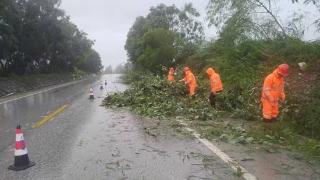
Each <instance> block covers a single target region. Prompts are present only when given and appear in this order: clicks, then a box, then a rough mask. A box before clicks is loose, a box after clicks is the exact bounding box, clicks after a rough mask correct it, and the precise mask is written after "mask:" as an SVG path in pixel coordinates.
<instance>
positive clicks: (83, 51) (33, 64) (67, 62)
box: [0, 0, 102, 74]
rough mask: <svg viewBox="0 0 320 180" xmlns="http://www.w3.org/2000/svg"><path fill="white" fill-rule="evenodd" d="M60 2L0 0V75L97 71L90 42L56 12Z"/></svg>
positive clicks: (64, 15) (96, 60) (47, 0)
mask: <svg viewBox="0 0 320 180" xmlns="http://www.w3.org/2000/svg"><path fill="white" fill-rule="evenodd" d="M59 5H60V0H15V1H12V0H1V2H0V72H1V73H2V74H8V73H15V74H24V73H50V72H72V71H74V69H75V68H78V69H80V70H83V71H86V72H98V71H100V69H101V68H102V65H101V60H100V56H99V54H98V53H97V52H96V51H95V50H94V49H92V45H93V44H94V42H93V41H92V40H89V39H88V38H87V35H86V33H84V32H82V31H80V30H79V29H78V28H77V26H76V25H75V24H73V23H72V22H71V21H70V18H69V17H68V16H67V15H66V14H65V13H64V12H63V11H62V10H61V9H59Z"/></svg>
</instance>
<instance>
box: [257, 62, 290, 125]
mask: <svg viewBox="0 0 320 180" xmlns="http://www.w3.org/2000/svg"><path fill="white" fill-rule="evenodd" d="M288 75H289V65H288V64H281V65H279V66H278V68H277V69H275V70H274V71H273V72H272V73H271V74H269V75H268V76H267V77H266V78H265V80H264V83H263V88H262V95H261V102H262V106H263V108H262V111H263V119H264V122H273V121H275V120H276V118H277V117H278V115H279V100H281V101H282V102H284V100H285V99H286V95H285V93H284V78H285V77H287V76H288Z"/></svg>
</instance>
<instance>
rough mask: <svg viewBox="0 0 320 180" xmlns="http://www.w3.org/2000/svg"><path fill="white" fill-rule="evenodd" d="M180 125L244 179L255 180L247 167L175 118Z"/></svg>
mask: <svg viewBox="0 0 320 180" xmlns="http://www.w3.org/2000/svg"><path fill="white" fill-rule="evenodd" d="M177 121H178V122H179V123H180V124H181V125H183V126H185V127H184V128H185V129H186V130H187V131H188V132H190V133H191V134H192V136H194V137H195V138H196V139H197V140H198V141H199V142H201V143H202V144H203V145H204V146H206V147H207V148H208V149H209V150H210V151H211V152H213V153H214V154H215V155H217V156H218V157H219V158H220V159H221V160H222V161H224V162H225V163H226V164H228V165H229V166H230V167H231V169H233V170H234V171H235V172H237V171H239V169H240V170H241V172H242V173H243V174H242V177H243V178H244V179H245V180H257V177H255V176H254V175H253V174H251V173H249V171H248V170H247V169H245V168H244V167H243V166H241V165H240V164H239V163H238V162H237V161H236V160H234V159H232V158H231V157H230V156H228V155H227V154H226V153H224V152H223V151H222V150H220V149H219V148H218V147H217V146H215V145H213V144H212V143H211V142H210V141H209V140H208V139H205V138H201V135H200V134H199V133H197V132H196V131H195V130H194V129H191V128H189V127H188V125H187V123H185V122H184V121H182V120H180V119H178V120H177Z"/></svg>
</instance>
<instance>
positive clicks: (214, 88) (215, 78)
mask: <svg viewBox="0 0 320 180" xmlns="http://www.w3.org/2000/svg"><path fill="white" fill-rule="evenodd" d="M207 74H208V76H209V78H210V86H211V92H212V93H214V94H216V92H219V91H222V90H223V86H222V82H221V79H220V75H219V74H218V73H216V72H215V71H214V70H213V69H212V68H208V69H207Z"/></svg>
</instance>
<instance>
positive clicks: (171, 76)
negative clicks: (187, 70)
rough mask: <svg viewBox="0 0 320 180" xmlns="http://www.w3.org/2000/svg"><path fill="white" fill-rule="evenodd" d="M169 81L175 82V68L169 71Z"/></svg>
mask: <svg viewBox="0 0 320 180" xmlns="http://www.w3.org/2000/svg"><path fill="white" fill-rule="evenodd" d="M168 81H169V82H170V83H172V82H174V68H173V67H171V68H170V69H169V74H168Z"/></svg>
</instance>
